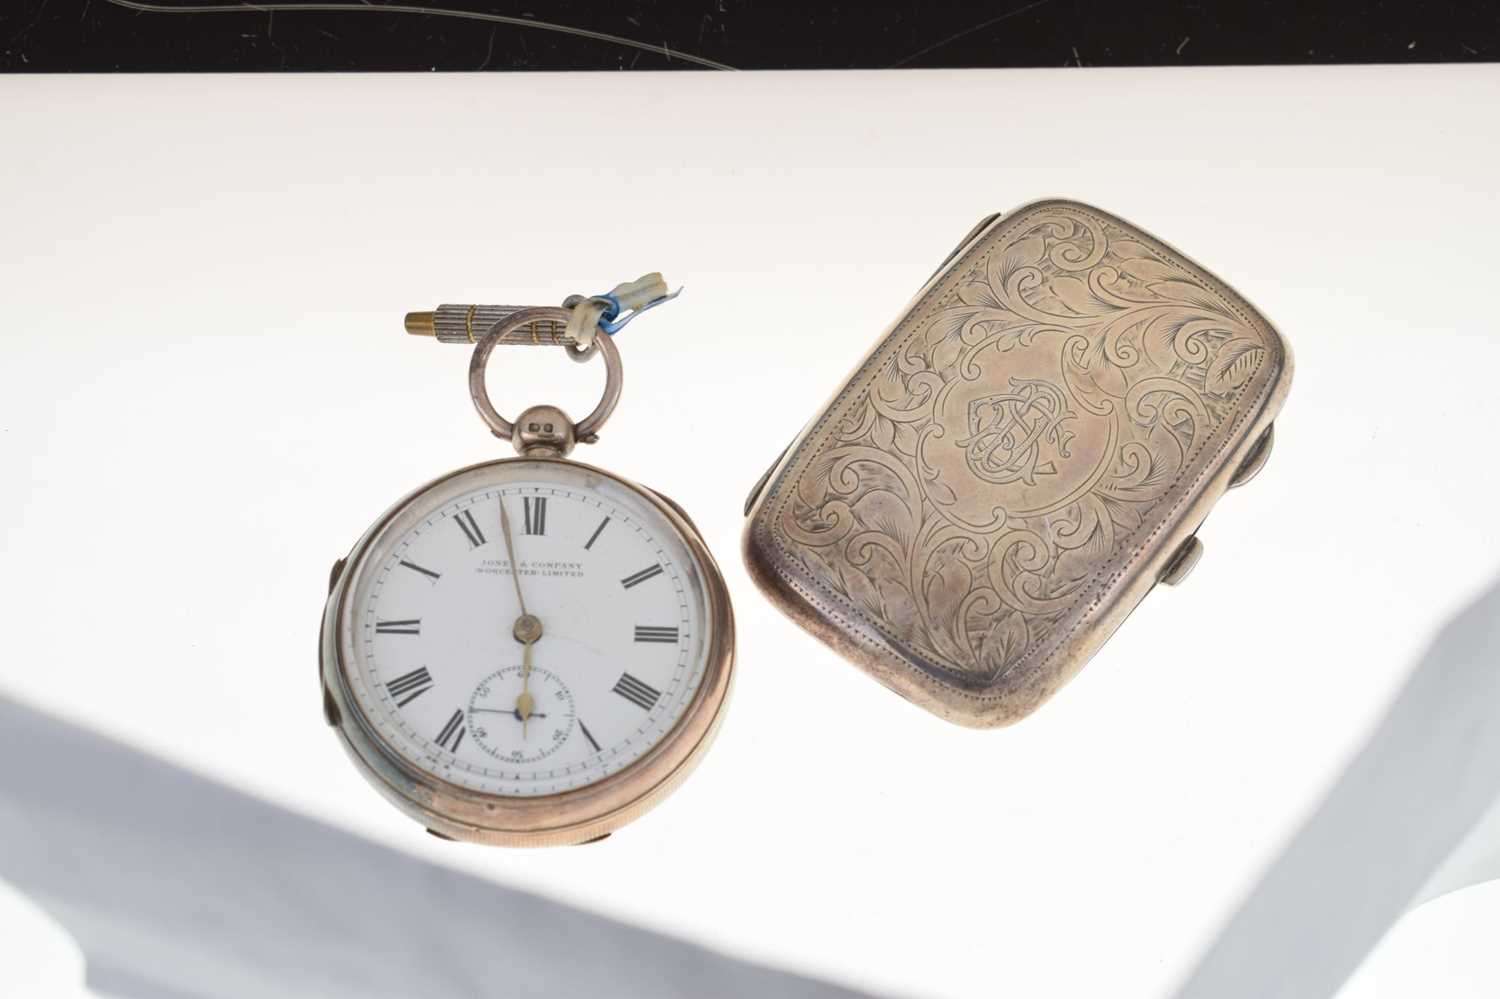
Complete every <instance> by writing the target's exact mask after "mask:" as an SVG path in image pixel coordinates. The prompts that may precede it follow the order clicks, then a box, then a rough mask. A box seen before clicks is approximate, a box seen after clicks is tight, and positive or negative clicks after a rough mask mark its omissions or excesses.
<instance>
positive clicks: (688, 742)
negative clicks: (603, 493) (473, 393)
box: [319, 457, 734, 846]
mask: <svg viewBox="0 0 1500 999" xmlns="http://www.w3.org/2000/svg"><path fill="white" fill-rule="evenodd" d="M517 464H532V465H565V466H569V467H572V468H577V469H582V470H584V471H587V472H590V473H593V474H596V475H599V476H601V477H603V478H606V479H609V480H611V481H612V482H614V483H616V484H617V485H619V486H621V487H623V488H625V489H628V490H630V491H631V492H633V493H635V494H636V495H637V496H639V497H640V498H641V500H642V501H644V502H645V503H647V504H648V505H650V506H651V507H652V508H654V509H655V510H656V511H657V512H658V513H659V514H660V515H661V516H662V517H663V518H665V519H666V521H667V523H668V525H669V526H670V527H671V528H672V529H673V530H674V531H676V532H677V534H678V536H679V537H680V539H681V541H682V543H683V545H684V546H685V547H686V548H687V549H688V551H689V553H690V554H691V556H692V557H693V558H694V560H695V561H696V562H697V565H698V567H699V569H700V571H701V573H702V577H703V588H704V593H705V595H706V597H707V602H708V607H707V617H706V624H707V625H708V627H709V635H708V638H707V648H706V650H705V658H704V673H703V677H702V679H701V680H700V681H699V684H698V688H697V690H696V691H694V693H693V695H692V697H691V698H690V699H689V701H688V703H687V705H686V706H685V707H684V708H683V711H682V714H681V716H680V717H679V718H678V719H677V721H676V722H675V723H674V724H673V725H672V727H671V728H670V729H668V731H667V732H666V734H665V735H663V736H662V738H661V739H660V740H659V741H658V742H657V743H656V744H655V745H653V746H652V747H651V748H650V749H649V750H647V751H646V752H645V753H644V754H642V756H641V757H640V758H639V759H637V760H634V761H632V762H631V763H629V764H627V765H625V766H624V767H622V768H621V769H620V770H618V771H616V772H615V773H612V774H609V775H607V776H605V777H602V778H600V779H599V780H597V781H595V782H593V783H591V784H588V785H585V786H584V787H579V788H572V789H570V790H567V791H562V792H559V793H557V794H548V795H535V796H509V795H500V794H492V793H486V792H481V791H476V790H474V789H472V788H466V787H462V786H460V785H458V784H455V783H453V782H451V781H447V780H444V779H442V778H441V777H439V776H437V775H435V774H432V773H429V772H428V771H426V770H423V769H421V768H420V767H418V766H416V765H415V764H414V763H412V762H411V761H409V760H407V759H406V758H405V757H404V756H402V755H401V754H400V753H399V752H398V751H396V750H395V749H394V748H392V747H391V746H390V745H389V743H387V741H386V740H385V739H384V738H382V737H381V736H380V735H379V734H378V733H377V731H376V726H375V725H374V723H373V722H372V721H371V719H370V718H369V717H368V716H367V714H366V712H365V709H364V708H363V706H361V704H360V703H359V699H358V698H357V697H355V696H354V695H353V692H352V690H351V689H350V686H349V684H350V681H349V678H348V671H347V663H346V662H345V661H344V654H343V648H342V642H341V641H340V640H339V636H340V634H341V632H342V627H343V624H344V622H345V620H346V615H347V614H348V613H350V612H351V611H350V607H349V598H350V596H351V594H352V593H353V591H354V590H355V588H356V585H355V583H356V580H357V579H358V576H359V574H360V572H361V571H363V567H364V566H365V564H366V561H367V559H366V556H367V555H368V553H369V551H370V549H371V545H372V544H373V542H374V541H375V540H376V539H377V538H378V537H380V536H381V535H382V533H383V532H384V530H385V529H386V527H387V526H388V525H389V524H390V523H391V522H392V521H393V520H394V519H396V518H398V517H399V516H401V515H402V513H403V512H404V511H406V510H407V509H409V508H410V507H411V505H412V504H413V503H415V502H417V501H418V500H419V499H420V498H421V497H423V496H424V495H426V494H427V493H429V492H431V491H433V490H435V489H439V488H441V487H442V486H444V485H445V484H447V483H449V482H451V481H452V480H453V479H455V478H458V477H459V476H465V475H471V474H472V473H475V472H478V471H482V470H485V469H489V468H496V467H502V466H514V465H517ZM320 646H321V648H320V655H319V670H320V674H321V676H322V682H323V687H324V696H325V698H326V699H328V700H330V701H331V702H332V703H333V706H334V707H335V709H336V710H335V712H334V717H333V718H331V719H330V720H331V722H332V723H333V724H334V728H335V729H336V730H337V732H338V733H339V736H340V741H341V742H343V744H344V746H345V748H346V750H348V752H349V754H350V756H351V758H352V759H353V761H354V763H355V765H356V767H357V768H358V769H359V770H360V772H361V773H362V774H363V775H364V777H365V778H366V780H368V781H369V782H370V783H371V784H373V785H374V786H375V787H376V789H377V790H379V791H380V792H381V793H382V794H383V795H384V796H385V797H386V798H387V799H388V800H389V801H391V802H392V803H393V804H394V805H396V806H397V807H398V808H400V809H401V810H402V811H403V812H405V813H406V814H407V815H409V816H411V817H412V818H414V819H416V820H417V821H418V822H421V823H423V824H424V825H425V826H426V827H427V828H428V829H429V830H430V831H432V832H434V833H436V834H438V835H440V836H445V837H448V838H451V839H457V840H464V841H469V842H480V843H491V844H498V845H507V846H548V845H562V844H567V843H579V842H586V841H588V840H592V839H597V838H599V837H601V836H604V835H607V834H608V833H611V832H613V831H614V830H615V829H618V828H619V827H621V826H623V825H625V824H626V823H628V822H630V821H632V820H634V819H635V818H637V817H639V816H640V815H642V814H644V813H645V812H646V811H647V810H649V809H650V808H651V807H652V806H653V805H655V804H656V803H657V802H658V801H660V800H661V799H662V798H663V797H665V796H666V795H667V794H669V793H670V792H671V791H672V790H673V789H674V788H675V787H676V786H677V784H679V783H680V782H681V781H682V780H683V779H684V778H685V777H686V776H687V775H688V773H689V772H690V771H691V770H692V768H693V767H694V766H695V765H696V763H697V762H698V760H699V758H701V756H702V754H703V753H704V752H705V751H706V750H707V748H708V745H709V744H710V742H711V741H712V739H713V736H714V734H715V732H716V730H717V728H718V724H719V721H720V718H721V716H722V713H723V707H724V703H725V701H726V699H727V696H728V692H729V687H730V683H731V679H732V674H733V666H734V618H733V612H732V610H731V607H730V603H729V594H728V590H727V588H726V587H725V584H724V579H723V575H722V574H721V573H720V571H719V568H718V565H717V563H716V562H715V561H714V558H713V556H712V554H711V553H710V552H709V550H708V546H707V545H706V544H705V543H704V541H703V538H702V536H701V534H699V532H698V530H697V528H696V527H695V526H694V525H693V523H692V522H691V521H690V520H689V519H688V518H687V517H686V516H685V515H683V514H682V512H681V508H679V507H678V506H677V505H676V504H675V503H673V502H672V501H671V500H669V499H667V498H666V497H664V496H661V495H660V494H658V493H656V492H655V491H653V490H651V489H648V488H646V487H644V486H641V485H639V484H638V483H635V482H632V481H630V480H629V479H626V478H624V477H622V476H619V475H616V474H615V473H613V472H609V471H606V470H604V469H601V468H598V467H596V466H594V465H589V464H587V463H584V462H580V461H574V460H572V459H566V458H551V457H517V458H502V459H499V460H495V461H486V462H479V463H477V464H474V465H469V466H467V467H465V468H460V469H456V470H454V471H452V472H449V473H447V474H445V475H441V476H439V477H437V478H435V479H433V480H431V481H429V482H427V483H426V484H424V485H423V486H421V487H420V488H418V489H415V490H413V491H412V492H410V493H408V494H407V495H406V496H404V497H402V498H401V499H400V500H399V501H398V502H397V503H395V504H394V505H393V506H391V508H390V509H388V510H387V511H386V512H385V513H384V514H383V515H382V516H381V517H380V518H379V519H378V520H377V521H376V522H375V523H374V524H373V525H371V527H370V528H369V530H367V531H366V532H365V534H364V535H363V536H362V537H361V538H360V540H359V542H358V543H357V544H356V545H355V546H354V548H353V549H352V550H351V551H350V554H349V556H348V558H347V559H346V560H345V563H344V567H343V569H342V571H341V572H340V573H339V575H338V578H337V579H336V581H335V582H334V585H333V587H332V590H331V592H330V593H329V597H328V601H327V603H326V605H325V607H324V617H323V630H322V636H321V642H320Z"/></svg>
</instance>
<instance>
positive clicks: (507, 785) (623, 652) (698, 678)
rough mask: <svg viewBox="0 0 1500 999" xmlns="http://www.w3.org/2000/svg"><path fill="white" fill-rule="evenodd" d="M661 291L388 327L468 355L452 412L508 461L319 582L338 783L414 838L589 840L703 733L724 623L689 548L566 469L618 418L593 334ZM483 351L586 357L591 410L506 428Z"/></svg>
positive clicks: (633, 814)
mask: <svg viewBox="0 0 1500 999" xmlns="http://www.w3.org/2000/svg"><path fill="white" fill-rule="evenodd" d="M665 290H666V288H665V285H664V284H662V283H661V279H660V275H649V276H648V278H644V279H642V280H641V281H639V282H634V283H632V284H628V285H621V286H620V287H618V288H616V289H615V290H614V291H613V292H611V293H609V294H607V295H601V296H594V297H592V298H587V299H584V298H581V297H579V296H573V297H571V298H570V299H568V300H567V302H565V307H563V308H515V307H510V306H477V305H475V306H452V305H445V306H442V307H440V308H439V309H438V310H437V311H436V312H433V313H412V314H410V315H409V316H408V317H407V329H408V331H410V332H414V333H425V334H428V335H432V336H435V337H436V339H438V340H440V341H446V342H459V343H468V344H472V345H473V355H472V359H471V363H470V366H469V390H470V395H471V396H472V398H473V401H474V404H475V406H476V408H477V409H478V411H479V414H480V416H481V418H482V419H483V420H484V422H485V424H486V425H487V426H489V428H490V429H491V431H492V432H493V433H494V434H495V436H497V437H500V438H502V439H505V440H508V441H510V442H511V444H512V445H513V446H514V447H515V449H516V451H517V452H518V453H519V457H513V458H504V459H500V460H497V461H487V462H483V463H481V464H477V465H471V466H469V467H468V468H463V469H459V470H457V471H454V472H450V473H448V474H446V475H443V476H441V477H439V478H437V479H435V480H433V481H432V482H429V483H427V484H426V485H424V486H422V487H420V488H419V489H417V490H416V491H415V492H412V493H411V494H410V495H408V496H406V497H405V498H403V499H402V500H400V501H399V502H397V503H396V504H395V506H393V507H391V508H390V509H389V510H388V511H387V512H386V513H385V514H384V515H383V516H382V517H381V518H380V519H379V520H378V521H376V522H375V524H374V525H373V526H372V527H371V528H370V529H369V530H368V531H367V532H366V533H365V535H364V537H362V538H361V539H360V540H359V542H358V543H357V544H356V545H355V546H354V548H353V550H352V551H350V553H349V555H348V556H347V557H346V558H343V559H340V560H339V561H338V562H337V563H336V564H335V566H334V569H333V573H332V577H331V579H330V586H329V596H328V602H327V605H326V607H325V610H324V615H323V628H322V637H321V650H320V668H319V672H320V677H321V680H322V684H323V706H324V713H325V716H326V718H327V721H328V723H329V724H330V725H331V726H332V727H333V728H334V730H335V731H336V732H337V733H338V735H339V737H340V740H341V741H342V742H343V744H344V746H345V748H346V749H347V750H348V752H349V754H350V756H351V758H352V759H353V761H354V764H355V766H356V767H357V768H358V769H359V771H360V772H361V773H362V774H363V775H364V776H365V778H366V779H367V780H369V781H370V783H371V784H373V785H374V786H375V787H376V788H377V789H378V790H379V791H380V792H381V793H382V794H383V795H384V796H385V797H386V798H387V799H388V800H389V801H391V802H392V803H393V804H394V805H396V806H397V807H398V808H399V809H401V810H402V811H403V812H405V813H406V814H407V815H409V816H411V817H412V818H414V819H416V820H417V821H418V822H421V823H422V824H423V825H424V826H426V828H427V829H428V831H430V832H431V833H433V834H434V835H436V836H439V837H442V838H447V839H455V840H465V841H470V842H478V843H489V844H496V845H504V846H549V845H562V844H569V843H582V842H587V841H590V840H595V839H600V838H602V837H604V836H607V835H609V834H610V833H611V832H613V831H614V830H615V829H617V828H619V827H620V826H622V825H624V824H626V823H627V822H630V821H632V820H633V819H635V818H637V817H639V816H640V815H642V814H643V813H644V812H646V811H647V810H648V809H650V808H651V807H652V806H654V805H655V804H656V803H657V802H659V801H660V800H661V799H662V798H663V797H665V796H666V795H667V794H669V793H671V792H672V791H673V790H674V789H675V788H676V787H677V785H678V784H679V783H680V782H681V781H682V780H683V779H684V778H685V777H686V776H687V775H688V773H689V772H690V771H691V769H692V768H693V766H694V765H695V764H696V763H697V761H698V760H699V759H700V757H701V756H702V755H703V753H704V752H705V750H706V749H707V748H708V745H709V743H710V741H711V740H712V738H713V735H714V733H715V730H716V729H717V727H718V724H719V721H720V718H721V717H722V715H723V711H724V705H725V700H726V697H727V695H728V692H729V686H730V678H731V673H732V670H733V660H734V622H733V614H732V612H731V609H730V603H729V596H728V593H727V591H726V589H725V586H724V580H723V577H722V576H721V575H720V573H719V570H718V567H717V566H716V565H715V564H714V559H713V556H712V555H711V554H710V553H709V550H708V547H707V545H706V544H705V543H704V540H703V537H702V535H701V534H700V533H699V532H698V530H697V528H696V527H695V526H694V525H693V522H692V521H691V520H690V519H689V518H688V516H687V514H686V513H684V512H683V510H682V508H681V507H679V506H678V505H677V504H676V503H674V502H673V501H672V500H670V499H668V498H666V497H665V496H663V495H662V494H660V493H658V492H656V491H654V490H651V489H647V488H645V487H644V486H640V485H637V484H636V483H634V482H631V481H630V480H628V479H626V478H623V477H622V476H619V475H616V474H614V473H612V472H607V471H605V470H603V469H601V468H596V467H594V466H592V465H586V464H583V463H581V462H577V461H573V460H571V459H569V458H568V454H569V452H570V451H572V449H573V447H574V445H575V444H577V443H593V442H595V441H596V440H597V439H598V433H599V430H600V428H601V427H602V426H603V425H604V423H605V421H606V420H607V419H608V418H609V415H610V413H611V412H612V410H613V409H614V406H615V404H616V402H617V401H618V399H619V395H620V387H621V365H620V354H619V350H618V349H617V347H616V346H615V343H614V341H613V333H614V331H616V330H618V328H619V327H620V326H621V325H623V323H624V322H625V321H628V320H629V319H630V318H633V316H635V315H637V314H639V313H640V312H643V311H645V309H647V308H650V307H652V306H654V305H656V304H659V303H660V302H662V301H666V300H667V299H668V298H669V297H670V296H667V295H666V294H665ZM622 313H628V314H627V315H625V317H624V318H623V319H622V318H620V317H621V315H622ZM476 324H477V326H478V328H477V329H476ZM481 330H482V332H480V331H481ZM501 345H507V346H514V345H553V346H560V347H562V348H564V349H565V350H567V352H568V353H569V355H570V356H572V357H573V358H574V359H575V360H580V361H587V360H589V359H590V358H592V357H594V356H598V357H599V358H601V359H602V360H603V363H604V366H605V370H606V384H605V390H604V395H603V398H602V399H601V400H600V402H599V404H598V406H597V407H596V408H595V409H594V411H593V412H592V413H590V414H589V415H588V416H587V417H585V418H584V419H583V420H581V421H579V422H578V423H576V424H575V423H574V422H573V421H572V420H571V419H570V418H569V417H568V416H567V414H566V413H564V412H563V411H562V410H561V409H559V408H557V407H555V406H548V405H540V406H533V407H531V408H530V409H527V410H526V411H525V412H523V413H521V415H520V416H519V417H518V418H517V419H516V420H515V422H513V423H512V422H510V421H508V420H506V419H505V418H503V417H502V416H500V415H499V413H498V412H497V411H496V409H495V407H494V406H493V404H492V403H491V401H490V398H489V395H488V391H487V389H486V387H485V370H486V366H487V365H488V363H489V359H490V356H491V353H492V351H493V349H494V348H495V347H496V346H501Z"/></svg>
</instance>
